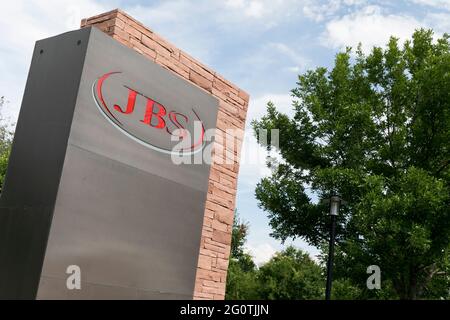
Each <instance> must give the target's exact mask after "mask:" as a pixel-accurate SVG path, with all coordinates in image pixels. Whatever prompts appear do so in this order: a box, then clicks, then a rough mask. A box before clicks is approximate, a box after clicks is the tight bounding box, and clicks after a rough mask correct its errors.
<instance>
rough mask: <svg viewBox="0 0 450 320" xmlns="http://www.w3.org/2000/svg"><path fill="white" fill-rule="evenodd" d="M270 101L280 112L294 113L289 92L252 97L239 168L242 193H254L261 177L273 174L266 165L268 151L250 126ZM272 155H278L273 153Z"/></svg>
mask: <svg viewBox="0 0 450 320" xmlns="http://www.w3.org/2000/svg"><path fill="white" fill-rule="evenodd" d="M269 101H272V102H273V103H274V104H275V106H276V107H277V110H279V111H280V112H283V113H286V114H288V115H292V114H293V111H292V110H293V109H292V97H291V96H290V95H289V94H267V95H263V96H260V97H257V98H255V99H250V105H249V109H248V114H247V124H246V127H247V129H246V132H245V135H244V141H243V144H242V151H241V159H240V170H239V190H240V192H242V193H251V194H253V192H254V191H255V187H256V184H257V183H258V182H259V181H260V180H261V178H263V177H266V176H269V175H270V174H271V171H270V169H269V168H267V166H266V157H267V151H266V149H265V148H263V147H261V146H260V145H259V144H258V142H257V140H256V138H255V136H254V135H253V130H252V129H251V128H250V122H251V121H252V120H254V119H260V118H261V117H262V116H263V115H264V114H265V113H266V105H267V102H269ZM280 130H282V128H280ZM271 156H277V155H276V154H271Z"/></svg>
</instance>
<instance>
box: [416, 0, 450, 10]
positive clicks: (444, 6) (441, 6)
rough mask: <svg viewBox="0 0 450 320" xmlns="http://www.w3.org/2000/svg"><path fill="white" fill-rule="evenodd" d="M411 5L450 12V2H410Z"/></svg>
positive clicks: (427, 0) (447, 0) (444, 0)
mask: <svg viewBox="0 0 450 320" xmlns="http://www.w3.org/2000/svg"><path fill="white" fill-rule="evenodd" d="M411 1H412V2H413V3H416V4H420V5H425V6H430V7H435V8H438V9H447V10H450V0H411Z"/></svg>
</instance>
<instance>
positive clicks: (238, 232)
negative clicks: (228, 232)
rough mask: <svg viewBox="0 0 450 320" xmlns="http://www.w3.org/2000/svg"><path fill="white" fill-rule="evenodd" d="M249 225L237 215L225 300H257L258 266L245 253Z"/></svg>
mask: <svg viewBox="0 0 450 320" xmlns="http://www.w3.org/2000/svg"><path fill="white" fill-rule="evenodd" d="M248 227H249V226H248V223H246V222H242V221H241V220H240V218H239V216H238V214H237V213H236V214H235V219H234V222H233V229H232V236H231V253H230V261H229V264H228V274H227V284H226V293H225V298H226V299H227V300H241V299H247V300H248V299H257V298H258V296H257V288H256V285H257V284H256V272H257V269H256V265H255V263H254V262H253V259H252V257H251V256H250V255H249V254H248V253H246V252H245V250H244V245H245V242H246V239H247V235H248Z"/></svg>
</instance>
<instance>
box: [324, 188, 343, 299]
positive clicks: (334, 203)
mask: <svg viewBox="0 0 450 320" xmlns="http://www.w3.org/2000/svg"><path fill="white" fill-rule="evenodd" d="M342 202H343V201H342V199H341V197H339V196H336V195H335V196H331V197H330V199H329V203H330V217H331V228H330V244H329V250H328V263H327V286H326V291H325V300H330V298H331V283H332V281H333V256H334V239H335V237H336V216H337V215H338V213H339V208H340V206H341V204H342Z"/></svg>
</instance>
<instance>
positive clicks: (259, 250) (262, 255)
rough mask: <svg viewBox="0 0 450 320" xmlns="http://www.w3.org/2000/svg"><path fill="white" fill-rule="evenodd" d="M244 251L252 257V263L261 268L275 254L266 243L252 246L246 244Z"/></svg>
mask: <svg viewBox="0 0 450 320" xmlns="http://www.w3.org/2000/svg"><path fill="white" fill-rule="evenodd" d="M245 249H246V251H247V252H248V253H249V254H250V255H251V256H252V257H253V261H254V262H255V264H256V265H257V266H261V265H262V264H264V263H266V262H267V261H269V260H270V258H272V257H273V255H274V254H275V253H276V252H277V250H275V248H274V247H272V246H271V245H270V244H268V243H261V244H257V245H254V246H253V245H249V244H247V245H246V246H245Z"/></svg>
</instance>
